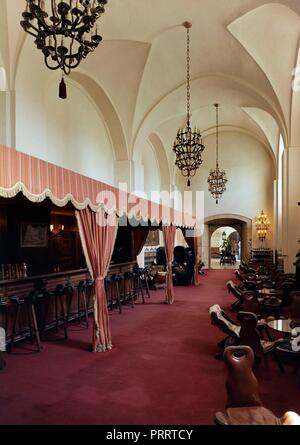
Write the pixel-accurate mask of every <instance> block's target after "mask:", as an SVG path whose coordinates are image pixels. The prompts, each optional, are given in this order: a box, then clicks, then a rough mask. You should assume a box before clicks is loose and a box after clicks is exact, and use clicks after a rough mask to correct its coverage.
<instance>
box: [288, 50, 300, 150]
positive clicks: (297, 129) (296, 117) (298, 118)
mask: <svg viewBox="0 0 300 445" xmlns="http://www.w3.org/2000/svg"><path fill="white" fill-rule="evenodd" d="M295 68H296V71H295V77H294V81H293V88H292V105H291V125H290V145H291V146H292V147H293V146H294V147H300V125H299V123H300V49H299V50H298V54H297V63H296V65H295Z"/></svg>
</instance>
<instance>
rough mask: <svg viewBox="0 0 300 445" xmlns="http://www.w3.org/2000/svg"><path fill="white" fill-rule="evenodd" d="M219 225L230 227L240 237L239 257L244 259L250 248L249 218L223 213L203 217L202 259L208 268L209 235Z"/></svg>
mask: <svg viewBox="0 0 300 445" xmlns="http://www.w3.org/2000/svg"><path fill="white" fill-rule="evenodd" d="M220 227H231V228H232V229H234V231H236V232H238V234H239V237H240V259H241V260H244V261H246V260H247V259H248V258H249V256H250V254H251V249H252V220H251V219H250V218H247V217H244V216H241V215H234V214H223V215H214V216H209V217H207V218H205V220H204V232H203V235H202V239H201V252H202V261H203V262H204V264H205V266H206V267H208V268H210V267H212V265H211V255H210V252H211V236H212V234H213V233H214V232H215V231H216V230H217V229H219V228H220Z"/></svg>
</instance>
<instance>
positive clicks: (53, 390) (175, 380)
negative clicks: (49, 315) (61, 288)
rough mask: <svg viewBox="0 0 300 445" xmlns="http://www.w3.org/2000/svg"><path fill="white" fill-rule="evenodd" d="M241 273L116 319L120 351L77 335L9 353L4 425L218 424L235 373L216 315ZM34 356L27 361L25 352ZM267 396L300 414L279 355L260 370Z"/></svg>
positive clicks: (275, 406)
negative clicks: (93, 348)
mask: <svg viewBox="0 0 300 445" xmlns="http://www.w3.org/2000/svg"><path fill="white" fill-rule="evenodd" d="M232 277H233V271H228V270H215V271H208V272H206V275H205V276H203V277H201V283H202V284H201V286H200V287H198V288H194V287H193V288H192V287H188V288H178V287H177V288H175V290H176V302H175V303H174V305H173V306H167V305H165V304H162V301H163V293H162V291H156V292H152V297H151V299H150V300H147V304H145V305H142V304H139V305H137V306H136V307H135V309H132V308H130V307H128V308H127V307H126V308H124V312H123V314H122V315H119V314H118V312H117V311H116V312H115V313H113V314H111V316H110V317H111V329H112V336H113V344H114V348H113V350H112V351H110V352H107V353H104V354H101V353H99V354H93V353H91V352H89V347H90V339H91V331H90V330H89V331H87V330H85V329H80V328H79V327H78V326H77V325H74V326H73V327H71V328H70V332H69V334H70V335H69V336H70V338H69V340H67V341H65V340H60V339H59V340H57V339H56V337H55V335H52V334H51V336H50V337H51V339H52V341H49V340H50V337H49V340H48V341H46V342H44V350H43V352H41V353H28V348H29V345H26V346H25V347H18V348H16V349H15V352H14V353H13V354H11V355H7V367H6V369H5V370H4V371H1V372H0V424H112V425H118V424H128V425H134V424H149V425H153V424H160V425H164V424H171V425H172V424H173V425H176V424H177V425H178V424H182V425H184V424H186V425H188V424H212V423H213V418H214V414H215V412H216V411H217V410H220V409H222V408H223V407H224V404H225V399H226V395H225V389H224V381H225V375H226V373H225V368H224V364H223V362H221V361H217V360H215V359H214V354H215V352H216V343H217V341H218V340H220V339H221V338H222V337H223V335H222V333H219V332H218V330H217V328H215V327H213V326H211V325H210V319H209V315H208V308H209V307H210V305H212V304H213V303H219V304H220V305H221V306H223V307H225V308H228V307H229V305H230V302H231V301H232V300H233V297H231V296H229V295H228V293H227V291H226V287H225V283H226V280H227V279H229V278H232ZM24 353H26V354H24ZM257 376H258V378H259V381H260V386H261V396H262V399H263V401H264V404H265V406H266V407H268V408H270V409H272V410H273V411H274V412H275V413H276V414H277V415H282V414H283V412H284V411H286V410H294V411H297V412H298V413H300V388H299V386H298V384H299V380H300V377H296V376H294V375H293V373H292V369H291V368H289V367H287V372H286V375H282V374H280V372H279V370H278V368H277V367H276V365H275V366H274V364H273V359H272V357H270V358H269V366H267V367H266V368H264V367H263V365H260V367H259V368H258V370H257Z"/></svg>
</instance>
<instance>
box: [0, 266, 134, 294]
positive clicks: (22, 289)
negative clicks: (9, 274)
mask: <svg viewBox="0 0 300 445" xmlns="http://www.w3.org/2000/svg"><path fill="white" fill-rule="evenodd" d="M135 264H136V261H130V262H127V263H111V265H110V266H109V270H108V275H112V274H114V273H116V274H121V273H124V272H127V271H131V270H132V269H133V266H134V265H135ZM89 278H90V273H89V271H88V269H87V268H85V269H77V270H66V271H62V272H54V273H48V274H42V275H35V276H28V277H23V278H13V279H5V280H0V294H1V295H4V296H7V297H10V296H12V295H18V296H25V295H28V293H29V292H30V290H32V289H33V287H34V283H35V282H37V281H40V280H46V281H47V288H48V289H49V290H51V289H55V287H56V286H57V285H58V284H63V285H64V284H66V283H68V284H71V285H76V284H78V283H79V281H81V280H86V279H89Z"/></svg>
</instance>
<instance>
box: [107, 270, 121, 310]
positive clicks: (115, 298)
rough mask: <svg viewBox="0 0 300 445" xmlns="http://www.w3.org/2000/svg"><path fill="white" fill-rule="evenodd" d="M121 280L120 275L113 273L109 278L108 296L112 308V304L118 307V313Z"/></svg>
mask: <svg viewBox="0 0 300 445" xmlns="http://www.w3.org/2000/svg"><path fill="white" fill-rule="evenodd" d="M121 282H122V276H121V275H118V274H113V275H112V277H111V279H110V296H111V308H112V310H113V307H114V305H117V306H118V308H119V313H120V314H121V313H122V304H121V294H120V283H121Z"/></svg>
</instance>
